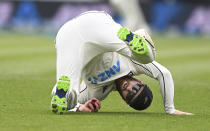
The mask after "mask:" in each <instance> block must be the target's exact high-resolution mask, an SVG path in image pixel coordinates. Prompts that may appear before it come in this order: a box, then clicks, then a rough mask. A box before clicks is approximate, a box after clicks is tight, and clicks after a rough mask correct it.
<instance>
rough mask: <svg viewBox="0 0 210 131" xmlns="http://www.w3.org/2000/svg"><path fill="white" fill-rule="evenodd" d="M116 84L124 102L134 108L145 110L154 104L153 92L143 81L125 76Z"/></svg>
mask: <svg viewBox="0 0 210 131" xmlns="http://www.w3.org/2000/svg"><path fill="white" fill-rule="evenodd" d="M115 83H116V88H117V90H118V92H119V93H120V95H121V97H122V98H123V100H125V101H126V103H127V104H128V105H129V106H131V107H132V108H134V109H136V110H144V109H146V108H147V107H149V106H150V104H151V103H152V99H153V95H152V91H151V90H150V89H149V87H148V86H147V85H146V84H144V83H143V82H142V81H140V80H138V79H135V78H133V77H131V76H124V77H122V78H119V79H117V80H116V81H115Z"/></svg>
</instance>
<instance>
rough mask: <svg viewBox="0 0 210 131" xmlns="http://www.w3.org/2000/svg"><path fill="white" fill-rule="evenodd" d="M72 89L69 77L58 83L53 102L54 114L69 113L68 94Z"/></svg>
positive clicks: (61, 78)
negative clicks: (70, 88)
mask: <svg viewBox="0 0 210 131" xmlns="http://www.w3.org/2000/svg"><path fill="white" fill-rule="evenodd" d="M69 87H70V79H69V78H68V77H67V76H61V77H60V78H59V80H58V82H57V88H56V93H55V95H54V96H53V97H52V100H51V109H52V112H54V113H56V114H63V113H65V112H67V99H66V93H67V91H68V89H69Z"/></svg>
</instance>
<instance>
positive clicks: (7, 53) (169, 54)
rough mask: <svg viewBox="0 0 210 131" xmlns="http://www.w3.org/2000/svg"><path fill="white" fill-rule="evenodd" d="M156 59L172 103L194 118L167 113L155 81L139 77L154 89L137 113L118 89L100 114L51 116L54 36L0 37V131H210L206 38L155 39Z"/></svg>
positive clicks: (208, 45)
mask: <svg viewBox="0 0 210 131" xmlns="http://www.w3.org/2000/svg"><path fill="white" fill-rule="evenodd" d="M153 39H154V41H155V42H156V48H157V59H156V60H157V61H158V62H159V63H161V64H163V65H164V66H166V67H167V68H168V69H169V70H170V71H171V72H172V75H173V78H174V82H175V106H176V108H177V109H180V110H183V111H187V112H192V113H194V114H195V115H194V116H173V115H167V114H165V113H164V110H163V102H162V100H161V95H160V92H159V85H158V82H157V81H154V80H152V79H151V78H149V77H145V76H139V77H140V78H141V79H143V80H144V81H146V83H147V84H148V85H150V87H151V88H152V91H153V94H154V100H153V103H152V105H151V107H150V108H148V109H147V110H145V111H142V112H138V111H134V110H133V109H131V108H130V107H128V106H127V105H126V104H125V103H124V102H123V101H122V100H121V98H120V96H119V95H118V93H117V92H113V93H111V94H110V95H109V96H108V98H107V99H105V100H104V101H103V102H102V109H101V110H100V112H98V113H69V114H66V115H55V114H53V113H52V112H51V111H50V100H51V97H50V93H51V89H52V87H53V86H54V84H55V78H56V77H55V75H56V64H55V63H56V53H55V48H54V44H53V39H50V38H47V37H42V36H32V35H17V34H10V35H8V34H1V35H0V60H1V61H0V80H1V82H0V92H1V93H0V130H1V131H7V130H11V131H14V130H15V131H25V130H26V131H28V130H34V131H50V130H52V131H55V130H59V131H80V130H81V131H84V130H85V131H107V130H109V131H118V130H121V131H128V130H129V131H137V130H143V131H153V130H155V131H156V130H157V131H158V130H160V131H208V130H210V129H209V128H210V86H209V85H210V69H209V68H210V42H209V39H205V38H200V37H174V38H169V37H165V36H159V37H157V36H156V37H154V38H153Z"/></svg>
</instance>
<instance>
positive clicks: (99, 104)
mask: <svg viewBox="0 0 210 131" xmlns="http://www.w3.org/2000/svg"><path fill="white" fill-rule="evenodd" d="M96 103H97V104H98V109H100V108H101V102H100V101H99V100H97V101H96Z"/></svg>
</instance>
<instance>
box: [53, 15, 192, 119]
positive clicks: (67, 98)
mask: <svg viewBox="0 0 210 131" xmlns="http://www.w3.org/2000/svg"><path fill="white" fill-rule="evenodd" d="M55 42H56V45H55V46H56V51H57V82H56V84H55V86H54V88H53V90H52V100H51V107H52V111H53V112H55V113H58V114H63V113H64V112H68V111H74V112H97V111H98V110H99V109H100V107H101V103H100V101H102V100H103V99H105V98H106V97H107V96H108V94H109V93H110V92H112V91H118V92H119V93H120V95H121V97H122V99H123V100H124V101H125V102H126V103H127V104H128V105H129V106H130V107H132V108H134V109H136V110H144V109H146V108H148V107H149V106H150V104H151V103H152V99H153V95H152V92H151V90H150V88H149V86H148V85H146V84H145V83H144V82H143V81H141V80H138V79H136V78H134V77H133V76H135V75H140V74H145V75H147V76H150V77H152V78H154V79H156V80H158V81H159V83H160V92H161V95H162V98H163V102H164V109H165V112H166V113H168V114H180V115H191V113H187V112H182V111H179V110H176V109H175V107H174V102H173V98H174V83H173V79H172V76H171V73H170V72H169V71H168V70H167V69H166V68H165V67H164V66H162V65H160V64H159V63H158V62H156V61H154V59H155V47H154V43H153V41H152V39H151V38H150V36H149V35H148V34H147V33H146V32H145V31H144V30H143V29H140V30H137V31H136V32H134V33H132V31H130V30H129V29H127V28H125V27H122V26H121V25H119V24H117V23H115V22H114V20H113V19H112V18H111V16H110V15H108V14H107V13H105V12H99V11H89V12H85V13H83V14H81V15H79V16H78V17H76V18H74V19H72V20H70V21H68V22H67V23H65V24H64V25H63V26H62V27H61V28H60V30H59V31H58V34H57V36H56V40H55Z"/></svg>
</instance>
